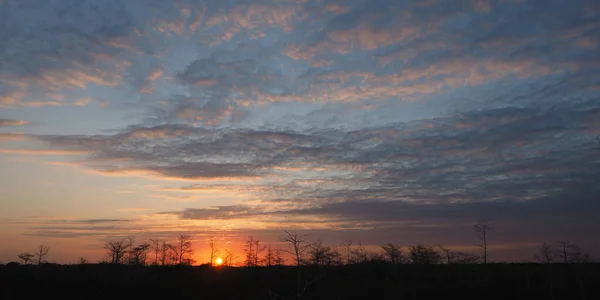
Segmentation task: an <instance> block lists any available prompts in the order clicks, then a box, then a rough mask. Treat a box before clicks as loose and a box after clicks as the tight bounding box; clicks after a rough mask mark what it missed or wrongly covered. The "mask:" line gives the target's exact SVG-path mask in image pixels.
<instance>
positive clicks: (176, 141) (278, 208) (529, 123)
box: [0, 0, 600, 242]
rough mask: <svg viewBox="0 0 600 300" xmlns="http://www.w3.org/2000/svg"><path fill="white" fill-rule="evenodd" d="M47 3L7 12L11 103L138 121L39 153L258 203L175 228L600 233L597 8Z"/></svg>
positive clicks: (574, 4)
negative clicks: (492, 224)
mask: <svg viewBox="0 0 600 300" xmlns="http://www.w3.org/2000/svg"><path fill="white" fill-rule="evenodd" d="M33 4H34V3H33V2H32V1H11V0H9V1H3V2H1V3H0V20H1V21H0V22H1V24H4V25H5V26H0V28H2V29H0V40H3V41H7V42H6V43H4V44H2V46H0V63H1V65H0V107H5V108H7V109H16V108H22V107H27V108H28V109H44V108H45V107H47V106H59V107H60V106H63V105H74V106H77V107H83V106H86V105H88V104H90V103H92V102H94V101H97V102H98V103H101V107H103V108H104V109H113V110H115V111H119V112H121V111H123V112H126V113H128V116H131V118H130V119H129V121H130V124H131V126H129V127H126V128H118V129H114V128H112V126H111V124H106V127H105V128H96V129H97V132H95V133H89V132H86V133H82V134H80V135H65V134H61V133H60V132H57V133H55V134H31V135H29V136H28V137H29V138H30V139H33V140H35V141H37V142H41V143H43V144H44V145H45V147H46V148H47V149H48V150H43V151H46V152H43V153H46V154H60V153H77V154H83V155H84V156H83V158H82V159H81V160H75V161H74V163H76V164H77V165H80V166H83V167H84V168H87V169H89V170H93V171H95V172H97V173H99V174H103V175H107V176H115V175H124V176H146V177H152V178H162V179H172V180H176V181H174V182H172V184H171V185H169V186H163V187H161V188H159V189H158V190H159V192H160V193H163V194H164V193H173V194H174V195H175V196H173V197H186V195H190V194H201V193H203V192H204V193H207V192H217V193H218V192H219V191H223V192H232V191H234V192H236V193H238V194H239V195H241V196H240V197H241V199H242V200H239V199H236V201H235V203H233V204H231V203H229V202H231V201H226V199H225V200H224V201H225V202H228V204H226V205H222V206H216V207H190V208H189V209H186V210H183V211H180V210H177V211H167V212H163V214H164V215H172V216H176V217H178V218H181V219H185V220H190V219H192V220H201V221H205V222H213V221H214V222H217V221H227V220H245V221H248V220H252V221H253V222H258V223H260V224H262V225H261V226H263V225H264V226H267V227H269V226H271V227H276V228H278V226H277V224H276V223H278V222H279V224H286V222H287V224H290V226H292V225H298V224H306V223H310V220H313V221H314V223H315V224H321V227H323V228H321V229H336V230H343V229H347V230H353V229H358V228H370V229H373V230H382V231H385V230H391V229H396V230H403V228H406V226H408V225H407V224H409V223H410V224H421V225H432V226H433V225H437V226H443V224H450V223H452V222H462V223H461V224H467V223H469V222H473V221H475V220H477V219H480V218H488V219H492V220H496V221H497V222H499V223H503V224H505V226H506V228H517V227H518V224H525V223H526V224H530V225H531V224H532V223H531V222H532V221H531V220H538V221H540V222H542V221H545V222H549V224H555V225H552V226H555V227H561V226H562V227H563V228H564V224H575V225H573V226H574V227H573V228H574V229H573V230H579V229H581V228H584V227H585V226H583V225H581V224H580V223H578V222H576V220H579V219H581V218H583V219H589V220H592V219H595V218H597V217H598V216H597V215H595V214H593V213H591V211H592V209H596V206H597V204H596V203H595V202H594V201H593V200H592V198H593V195H597V192H598V188H597V187H596V184H595V183H596V182H597V180H598V177H599V176H600V171H599V170H598V163H599V162H600V155H599V153H598V152H597V151H596V152H595V151H593V150H592V149H591V148H593V147H595V140H594V137H595V136H596V135H597V134H598V133H600V123H599V120H600V99H599V97H600V80H599V79H598V78H600V77H599V76H597V75H598V73H599V71H600V51H598V50H599V46H600V38H599V37H600V6H599V5H598V4H596V3H594V1H585V0H578V1H570V2H566V1H525V0H523V1H508V0H498V1H474V0H473V1H469V0H465V1H435V0H434V1H392V2H390V1H384V0H377V1H372V0H369V1H366V0H352V1H331V0H321V1H308V0H302V1H291V0H290V1H287V0H284V1H268V0H261V1H236V2H235V3H234V2H227V3H225V2H214V3H213V2H212V1H209V2H207V3H204V4H199V3H198V2H196V1H176V2H173V3H165V2H164V1H141V0H133V1H127V3H125V2H122V1H113V0H101V1H91V0H90V1H75V0H73V1H45V2H44V3H43V4H39V3H35V5H33ZM98 109H99V108H98ZM23 124H25V123H24V122H23V121H14V120H10V119H0V127H4V126H17V125H23ZM106 128H112V131H100V130H101V129H106ZM17 137H21V136H20V135H19V134H14V133H0V140H11V139H15V138H17ZM1 151H2V152H5V153H14V152H19V151H20V152H21V153H26V152H27V151H26V149H4V150H1ZM31 151H33V152H31V153H34V152H35V151H40V150H31ZM61 151H63V152H61ZM79 157H81V156H79ZM177 181H180V182H177ZM596 210H597V209H596ZM301 219H303V220H305V221H304V222H301V221H300V220H301ZM519 222H521V223H519ZM523 222H525V223H523ZM552 222H554V223H552ZM569 222H572V223H569ZM244 224H247V225H248V226H247V227H248V228H247V229H248V230H250V229H256V228H255V227H253V226H254V225H256V224H255V223H244ZM265 224H266V225H265ZM580 225H581V226H583V227H581V226H580ZM577 226H580V227H577ZM271 227H269V228H271ZM261 228H263V227H261ZM311 228H313V227H311ZM390 228H391V229H390ZM436 228H437V227H436ZM553 228H554V227H553ZM575 228H578V229H575ZM313 229H317V226H315V227H314V228H313ZM436 230H437V231H436V232H437V234H438V235H440V234H442V233H443V232H444V229H443V228H441V227H440V228H438V229H436ZM540 230H541V229H540ZM532 234H533V233H532ZM382 242H383V241H382Z"/></svg>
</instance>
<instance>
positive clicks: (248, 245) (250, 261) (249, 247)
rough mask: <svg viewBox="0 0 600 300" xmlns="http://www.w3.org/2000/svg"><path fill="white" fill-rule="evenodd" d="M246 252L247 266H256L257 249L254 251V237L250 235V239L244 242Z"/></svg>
mask: <svg viewBox="0 0 600 300" xmlns="http://www.w3.org/2000/svg"><path fill="white" fill-rule="evenodd" d="M244 252H245V253H246V261H245V265H246V266H247V267H253V266H256V261H255V259H254V258H255V256H256V255H255V251H254V237H252V236H249V237H248V240H247V241H246V242H245V243H244Z"/></svg>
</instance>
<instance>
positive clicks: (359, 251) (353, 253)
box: [350, 241, 369, 264]
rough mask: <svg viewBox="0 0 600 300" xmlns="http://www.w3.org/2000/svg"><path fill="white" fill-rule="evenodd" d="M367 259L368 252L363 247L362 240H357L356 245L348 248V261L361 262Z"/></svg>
mask: <svg viewBox="0 0 600 300" xmlns="http://www.w3.org/2000/svg"><path fill="white" fill-rule="evenodd" d="M368 261H369V253H368V252H367V250H366V249H365V247H363V245H362V242H361V241H358V242H357V243H356V246H355V247H354V248H352V249H351V250H350V263H353V264H361V263H365V262H368Z"/></svg>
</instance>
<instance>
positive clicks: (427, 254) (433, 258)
mask: <svg viewBox="0 0 600 300" xmlns="http://www.w3.org/2000/svg"><path fill="white" fill-rule="evenodd" d="M408 257H409V259H410V261H411V262H412V263H413V264H420V265H433V264H439V263H440V261H442V256H441V255H440V253H439V252H438V251H437V250H436V249H435V247H434V246H430V245H423V244H417V245H414V246H410V247H409V248H408Z"/></svg>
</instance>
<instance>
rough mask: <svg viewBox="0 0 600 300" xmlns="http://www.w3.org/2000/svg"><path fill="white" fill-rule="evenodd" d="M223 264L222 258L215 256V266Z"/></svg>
mask: <svg viewBox="0 0 600 300" xmlns="http://www.w3.org/2000/svg"><path fill="white" fill-rule="evenodd" d="M222 264H223V259H222V258H220V257H219V258H217V266H220V265H222Z"/></svg>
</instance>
